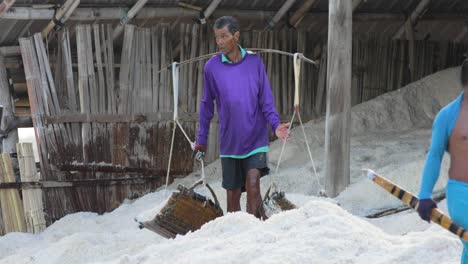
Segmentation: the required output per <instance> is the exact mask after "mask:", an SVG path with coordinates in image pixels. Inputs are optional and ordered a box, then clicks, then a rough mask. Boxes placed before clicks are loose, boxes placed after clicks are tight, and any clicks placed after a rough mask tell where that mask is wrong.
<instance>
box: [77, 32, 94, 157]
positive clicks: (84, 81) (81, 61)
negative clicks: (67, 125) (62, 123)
mask: <svg viewBox="0 0 468 264" xmlns="http://www.w3.org/2000/svg"><path fill="white" fill-rule="evenodd" d="M85 30H86V28H85V26H77V27H76V46H77V53H78V76H79V79H78V93H79V98H80V112H81V113H83V114H89V113H91V106H90V98H89V97H90V95H89V82H88V69H87V63H88V58H87V54H86V53H87V51H86V49H87V48H88V47H87V46H88V45H87V36H86V35H87V34H86V32H85ZM81 129H82V132H81V135H82V144H83V145H82V147H83V149H82V152H83V160H84V161H85V162H89V161H90V160H91V154H90V148H91V141H92V138H91V125H90V124H87V123H84V124H83V125H82V127H81Z"/></svg>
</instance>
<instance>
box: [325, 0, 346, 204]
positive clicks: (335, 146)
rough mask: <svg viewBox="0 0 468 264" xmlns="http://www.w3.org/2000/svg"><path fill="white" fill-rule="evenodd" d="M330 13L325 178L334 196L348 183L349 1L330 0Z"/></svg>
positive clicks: (328, 188) (327, 188) (327, 189)
mask: <svg viewBox="0 0 468 264" xmlns="http://www.w3.org/2000/svg"><path fill="white" fill-rule="evenodd" d="M329 12H330V16H329V20H330V21H329V23H328V55H329V56H328V66H327V68H328V73H327V79H328V89H327V90H328V95H327V114H326V123H325V127H326V129H325V130H326V134H325V156H326V166H325V179H326V192H327V194H328V195H329V196H331V197H335V196H337V195H338V194H339V193H340V192H341V191H342V190H344V189H345V188H346V187H347V186H348V185H349V182H350V168H349V163H350V135H351V133H350V132H351V131H350V130H351V124H350V122H351V96H350V93H351V49H352V3H351V1H340V0H330V1H329Z"/></svg>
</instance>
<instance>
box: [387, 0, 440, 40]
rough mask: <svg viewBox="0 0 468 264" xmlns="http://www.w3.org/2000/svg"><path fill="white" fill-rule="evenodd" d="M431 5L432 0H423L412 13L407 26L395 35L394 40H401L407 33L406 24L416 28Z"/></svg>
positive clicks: (402, 27)
mask: <svg viewBox="0 0 468 264" xmlns="http://www.w3.org/2000/svg"><path fill="white" fill-rule="evenodd" d="M430 3H431V0H421V1H420V2H419V4H418V5H417V6H416V8H415V9H414V11H413V12H412V13H411V15H410V17H408V19H407V20H406V22H405V24H403V25H402V26H401V27H400V28H399V29H398V31H397V32H396V33H395V35H394V36H393V39H399V38H401V36H402V35H403V33H404V32H405V28H406V27H407V25H406V24H409V25H410V26H412V27H414V26H415V25H416V23H417V22H418V20H419V19H420V17H421V16H423V15H424V13H425V12H426V11H427V8H428V6H429V4H430Z"/></svg>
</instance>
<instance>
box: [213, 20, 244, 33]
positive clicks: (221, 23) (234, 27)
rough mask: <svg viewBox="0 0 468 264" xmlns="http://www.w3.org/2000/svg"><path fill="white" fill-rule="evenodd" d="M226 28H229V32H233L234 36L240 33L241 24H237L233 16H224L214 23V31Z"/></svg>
mask: <svg viewBox="0 0 468 264" xmlns="http://www.w3.org/2000/svg"><path fill="white" fill-rule="evenodd" d="M225 26H227V28H228V30H229V32H231V34H232V35H234V33H236V32H238V31H240V28H239V22H237V19H235V18H234V17H232V16H222V17H220V18H218V19H216V21H215V23H214V29H221V28H223V27H225Z"/></svg>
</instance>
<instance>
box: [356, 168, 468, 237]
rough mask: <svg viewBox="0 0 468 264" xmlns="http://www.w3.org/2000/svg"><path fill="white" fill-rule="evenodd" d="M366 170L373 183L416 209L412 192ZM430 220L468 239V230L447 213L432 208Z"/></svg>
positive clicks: (415, 198)
mask: <svg viewBox="0 0 468 264" xmlns="http://www.w3.org/2000/svg"><path fill="white" fill-rule="evenodd" d="M365 171H366V172H367V177H368V178H369V179H370V180H372V181H373V182H374V183H376V184H377V185H379V186H380V187H382V188H383V189H384V190H386V191H387V192H389V193H391V194H392V195H393V196H395V197H397V198H398V199H399V200H401V201H402V202H403V203H404V204H406V205H408V206H409V207H411V208H413V209H415V210H418V206H419V201H418V198H417V197H416V196H414V195H413V194H412V193H410V192H408V191H406V190H405V189H403V188H401V187H400V186H398V185H396V184H394V183H393V182H391V181H389V180H388V179H386V178H384V177H383V176H381V175H378V174H377V173H375V172H374V171H372V170H365ZM431 221H432V222H434V223H436V224H438V225H439V226H441V227H442V228H443V229H445V230H447V231H449V232H451V233H453V234H454V235H456V236H458V237H459V238H461V239H462V240H464V241H468V232H466V230H465V229H464V228H463V227H461V226H458V225H457V224H456V223H454V222H453V221H452V220H451V219H450V218H449V217H448V216H447V215H445V214H444V213H443V212H442V211H440V210H439V209H437V208H434V209H432V212H431Z"/></svg>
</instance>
